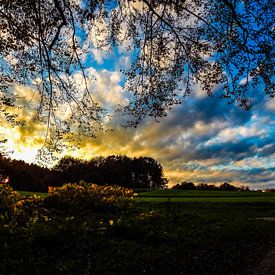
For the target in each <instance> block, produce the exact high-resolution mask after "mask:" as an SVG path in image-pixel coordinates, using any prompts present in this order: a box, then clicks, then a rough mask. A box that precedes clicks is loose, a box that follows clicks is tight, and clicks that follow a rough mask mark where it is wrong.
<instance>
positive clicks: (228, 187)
mask: <svg viewBox="0 0 275 275" xmlns="http://www.w3.org/2000/svg"><path fill="white" fill-rule="evenodd" d="M172 189H176V190H212V191H250V189H249V187H248V186H240V187H237V186H234V185H232V184H229V183H227V182H225V183H223V184H221V185H219V186H217V185H214V184H207V183H200V184H198V185H195V184H194V183H193V182H187V181H184V182H182V183H178V184H176V185H174V186H173V187H172Z"/></svg>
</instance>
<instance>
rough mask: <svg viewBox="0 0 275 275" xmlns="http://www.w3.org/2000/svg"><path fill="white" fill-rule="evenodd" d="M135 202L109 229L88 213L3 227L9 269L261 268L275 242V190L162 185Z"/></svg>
mask: <svg viewBox="0 0 275 275" xmlns="http://www.w3.org/2000/svg"><path fill="white" fill-rule="evenodd" d="M21 193H22V194H24V195H27V196H31V195H33V194H36V195H39V196H47V193H33V192H21ZM134 202H137V203H134V207H133V208H130V209H129V211H126V212H125V213H124V214H122V216H121V219H119V221H117V222H114V224H113V225H112V226H109V227H108V228H107V229H105V230H104V231H98V232H97V231H94V230H93V228H92V227H91V228H89V227H87V225H89V223H90V221H91V220H90V217H89V216H88V214H89V213H88V212H85V213H84V212H83V213H79V215H78V214H77V215H75V217H74V219H69V218H68V217H66V216H65V217H61V216H60V217H59V216H58V217H56V218H53V219H52V220H51V221H48V222H47V223H42V224H37V225H36V226H34V227H33V228H32V229H29V231H25V230H22V231H20V230H19V229H20V228H18V227H16V228H18V230H19V233H16V232H15V233H13V232H9V233H7V231H5V230H6V229H5V230H4V229H3V230H2V231H3V232H2V235H3V234H4V233H5V234H6V240H7V241H6V242H7V244H8V246H7V247H8V249H6V251H5V253H4V252H1V251H0V258H2V259H5V262H7V263H8V265H6V266H8V268H6V266H5V265H4V264H3V265H2V268H3V267H5V268H6V271H7V272H6V274H9V272H11V271H12V272H14V273H15V271H18V270H21V271H22V273H24V272H25V273H26V274H27V273H31V272H34V271H36V273H37V274H40V273H39V272H41V271H43V270H48V271H49V272H52V273H56V272H57V273H58V272H59V273H60V272H61V273H62V274H187V275H189V274H211V275H215V274H217V275H218V274H219V275H220V274H223V275H225V274H234V275H237V274H253V271H254V270H255V269H256V268H257V267H258V266H259V264H260V262H261V261H262V259H264V258H265V257H266V255H267V254H268V251H270V249H271V248H272V247H274V246H275V222H271V221H267V220H263V219H261V218H263V217H275V194H274V193H260V192H231V191H230V192H222V191H179V190H155V191H147V192H144V193H140V194H139V196H138V197H136V198H135V199H134ZM56 213H57V212H56ZM104 215H105V214H104ZM104 215H103V216H102V217H104ZM14 239H17V241H16V242H14ZM0 245H1V244H0ZM18 247H19V248H20V249H18ZM3 251H4V250H3ZM1 253H2V254H1ZM3 253H4V254H3ZM22 262H24V265H22ZM11 263H12V264H11ZM11 267H12V269H11ZM0 270H1V261H0ZM4 270H5V269H4ZM12 272H11V273H12ZM42 273H43V272H42ZM0 274H1V272H0ZM267 274H272V271H271V273H267Z"/></svg>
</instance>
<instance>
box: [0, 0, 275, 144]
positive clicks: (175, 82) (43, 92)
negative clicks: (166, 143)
mask: <svg viewBox="0 0 275 275" xmlns="http://www.w3.org/2000/svg"><path fill="white" fill-rule="evenodd" d="M272 11H273V9H272V1H271V0H263V1H252V0H250V1H241V0H215V1H210V0H197V1H185V0H180V1H170V0H158V1H156V0H140V1H135V0H98V1H92V0H80V1H69V0H53V1H52V0H46V1H33V0H24V1H22V0H14V1H7V0H2V1H0V17H1V20H0V33H1V38H0V51H1V56H0V90H1V91H2V93H1V96H0V106H1V111H2V114H3V117H5V118H6V119H7V120H8V121H9V122H11V123H15V124H16V123H17V122H18V123H23V124H24V121H16V115H15V113H16V112H9V109H10V108H11V107H19V108H20V106H18V104H17V103H16V100H15V97H16V96H15V94H12V93H11V92H10V91H11V89H10V88H11V87H12V86H13V85H14V84H17V85H26V86H30V87H32V88H34V89H35V90H37V91H38V94H39V97H40V100H38V104H37V105H38V106H37V116H36V119H37V120H42V121H44V122H45V123H46V125H47V131H46V145H48V146H49V147H51V148H55V149H57V148H56V147H58V145H59V144H60V141H62V138H64V139H69V138H70V133H71V132H72V131H73V130H75V129H78V132H79V133H80V134H82V135H95V133H96V131H97V130H98V129H101V128H102V127H103V124H104V121H106V120H105V118H106V117H108V115H109V112H108V110H107V109H106V108H105V109H104V107H103V106H100V105H99V104H98V103H97V102H96V101H95V100H94V98H93V94H92V93H91V91H90V90H89V86H88V85H87V83H88V82H89V81H90V80H91V78H92V77H91V76H90V75H89V72H88V70H86V67H87V64H85V62H83V60H87V58H88V59H89V60H88V63H91V64H92V63H93V62H94V60H93V59H92V58H90V57H89V53H90V52H91V51H92V50H93V49H97V50H98V49H101V50H103V51H105V52H106V51H108V50H110V49H113V50H114V51H116V50H117V48H118V47H122V48H123V49H124V50H125V49H128V50H132V51H131V52H130V56H131V62H132V64H131V66H130V68H126V70H125V76H126V78H127V80H126V83H125V85H124V86H125V90H126V91H127V92H129V93H130V94H131V96H130V97H129V99H131V100H130V101H129V104H127V105H126V106H118V108H117V111H122V112H123V113H126V114H130V115H131V117H130V118H129V117H127V116H126V120H127V122H126V123H125V125H134V126H136V124H137V123H138V122H140V121H141V120H142V119H143V118H144V117H146V116H152V117H154V118H159V117H163V116H166V115H167V112H168V111H169V110H170V109H171V108H172V107H173V106H174V105H175V104H179V103H180V102H181V99H182V96H186V95H188V94H190V93H191V89H192V85H193V84H194V83H197V84H199V85H200V86H201V87H202V89H204V90H205V92H206V93H208V94H209V95H211V94H212V92H213V90H214V89H215V87H216V85H217V84H219V87H220V88H221V89H222V90H223V98H226V99H228V100H229V102H235V101H236V102H238V103H239V104H240V105H241V106H242V107H243V108H245V109H249V107H250V103H251V100H250V98H251V96H250V94H253V92H252V91H255V92H256V91H257V89H258V84H261V85H262V87H263V89H262V90H263V91H264V93H266V94H268V95H270V96H271V97H273V96H274V83H273V81H272V80H273V79H272V77H273V64H272V62H273V57H274V47H273V44H274V37H273V27H274V26H273V13H272ZM122 69H124V68H122ZM76 72H78V73H80V74H81V75H82V80H83V84H84V86H85V88H84V89H83V90H82V91H79V83H77V82H76V81H75V78H74V74H75V73H76ZM39 102H40V104H39ZM64 107H66V108H64ZM62 108H64V109H66V110H71V111H70V113H69V114H68V116H66V119H64V117H63V113H64V109H62ZM128 118H129V121H128ZM73 138H74V137H73Z"/></svg>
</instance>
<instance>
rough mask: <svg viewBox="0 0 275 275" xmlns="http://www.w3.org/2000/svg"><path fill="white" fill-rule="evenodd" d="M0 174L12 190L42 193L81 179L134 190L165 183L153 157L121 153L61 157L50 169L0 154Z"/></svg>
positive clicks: (160, 186)
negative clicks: (85, 156)
mask: <svg viewBox="0 0 275 275" xmlns="http://www.w3.org/2000/svg"><path fill="white" fill-rule="evenodd" d="M0 175H1V177H0V181H2V183H4V180H5V181H6V179H7V178H8V180H9V182H8V184H10V185H11V186H12V187H13V188H14V189H17V190H27V191H36V192H46V191H47V189H48V186H61V185H63V184H64V183H68V182H73V183H74V182H79V181H81V180H84V181H86V182H91V183H96V184H99V185H119V186H123V187H128V188H134V189H136V188H146V189H147V188H150V189H151V188H164V187H165V186H166V185H167V183H168V180H167V179H166V178H165V177H164V174H163V168H162V166H161V164H160V163H159V162H157V161H156V160H154V159H153V158H150V157H139V158H130V157H127V156H121V155H119V156H115V155H112V156H108V157H102V156H101V157H96V158H93V159H91V160H81V159H77V158H72V157H64V158H62V159H60V161H59V162H58V163H57V164H56V165H55V166H54V167H53V168H52V169H48V168H45V167H41V166H38V165H35V164H28V163H26V162H24V161H22V160H12V159H10V158H7V157H4V156H1V155H0ZM1 179H2V180H1Z"/></svg>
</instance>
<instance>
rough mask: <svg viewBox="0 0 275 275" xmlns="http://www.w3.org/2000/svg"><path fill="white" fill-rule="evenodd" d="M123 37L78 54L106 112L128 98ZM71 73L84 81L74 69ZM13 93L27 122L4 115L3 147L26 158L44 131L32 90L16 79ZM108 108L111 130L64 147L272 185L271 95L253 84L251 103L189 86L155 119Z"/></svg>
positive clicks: (175, 176)
mask: <svg viewBox="0 0 275 275" xmlns="http://www.w3.org/2000/svg"><path fill="white" fill-rule="evenodd" d="M125 43H126V44H127V41H125ZM125 43H124V44H123V45H122V46H121V47H120V48H119V49H118V51H117V52H115V53H112V54H106V52H104V51H99V50H98V49H96V48H93V47H91V49H90V51H89V52H88V53H87V55H86V56H85V58H84V59H83V62H84V64H85V66H86V67H87V70H86V73H87V75H89V76H90V77H91V78H93V79H94V78H95V79H96V80H95V81H94V80H93V81H90V82H89V83H88V85H89V88H90V91H91V93H92V95H93V97H94V98H95V100H96V101H97V102H99V103H100V104H101V105H103V106H104V107H105V108H107V109H108V110H110V111H111V112H112V110H113V109H115V107H116V106H117V104H122V105H123V104H125V102H126V101H127V93H126V92H124V91H123V89H122V85H123V83H124V82H125V79H124V76H123V75H122V73H121V72H120V69H121V68H127V67H128V66H129V64H130V61H131V53H130V52H127V51H125V47H126V45H125ZM74 78H75V81H76V82H77V83H78V84H79V85H80V89H81V87H82V88H83V80H82V78H81V75H80V73H79V72H76V73H75V75H74ZM14 93H16V94H17V96H18V102H17V104H18V105H20V106H22V107H23V106H24V107H23V108H21V109H17V110H16V111H15V112H16V113H17V114H18V116H19V118H22V119H24V120H26V122H27V123H26V126H25V127H11V126H10V125H8V124H7V123H6V122H4V120H3V121H2V123H1V124H0V125H1V126H0V137H1V138H7V139H8V142H7V143H6V147H7V150H8V151H9V150H10V151H13V153H12V154H10V156H11V157H12V158H16V159H23V160H25V161H27V162H33V161H35V155H36V153H37V150H38V149H39V148H41V147H42V145H43V142H44V137H45V125H39V124H37V123H35V122H34V121H33V118H34V115H35V108H36V107H37V104H38V102H39V96H38V94H37V93H36V92H35V91H33V90H32V89H31V88H27V87H15V88H14ZM113 115H114V116H113V117H112V118H111V119H110V121H109V122H108V124H110V125H111V126H112V127H113V128H114V129H115V131H113V132H98V133H97V138H89V139H88V138H85V139H84V140H83V141H82V143H81V145H80V149H78V150H73V151H71V152H68V151H67V152H64V155H72V156H75V157H80V158H85V159H90V158H92V157H95V156H99V155H104V156H107V155H111V154H123V155H128V156H131V157H135V156H137V157H138V156H150V157H153V158H154V159H156V160H158V161H159V162H160V163H161V164H162V165H163V167H164V172H165V176H166V177H167V178H168V179H169V181H170V182H169V184H170V185H172V184H174V183H178V182H181V181H193V182H195V183H199V182H208V183H223V182H230V183H232V184H237V185H240V184H245V185H249V186H250V187H251V188H266V187H275V144H274V136H275V119H274V118H275V101H274V99H269V98H268V97H267V96H266V97H265V96H264V93H263V92H262V88H261V87H260V86H259V87H258V92H257V93H255V94H254V95H253V106H252V109H251V110H250V111H244V110H243V109H240V108H239V107H238V106H235V105H234V104H230V105H229V104H228V102H227V101H225V100H222V99H220V98H219V87H217V88H216V91H215V92H214V96H213V97H208V96H207V95H206V94H205V93H204V92H203V91H201V89H200V88H199V87H193V93H192V95H191V96H189V97H187V98H185V99H183V102H182V104H181V105H179V106H176V107H175V108H174V109H173V110H172V111H171V112H170V113H169V115H168V117H166V118H163V119H161V120H160V122H159V123H157V122H156V121H154V120H152V119H147V120H145V121H144V122H142V123H141V125H139V127H137V128H128V129H124V128H121V127H119V125H120V122H121V120H123V117H121V116H119V115H118V114H115V113H113Z"/></svg>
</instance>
